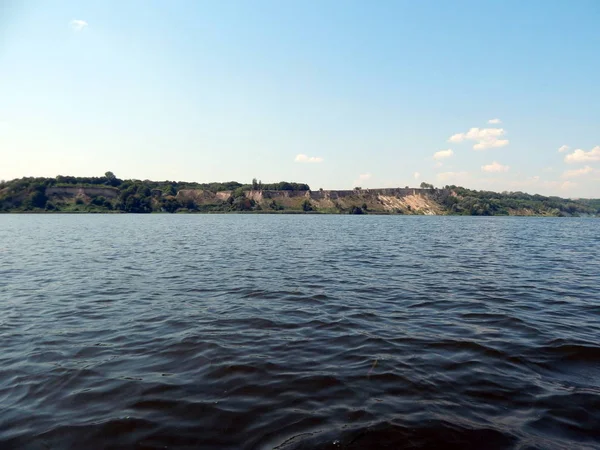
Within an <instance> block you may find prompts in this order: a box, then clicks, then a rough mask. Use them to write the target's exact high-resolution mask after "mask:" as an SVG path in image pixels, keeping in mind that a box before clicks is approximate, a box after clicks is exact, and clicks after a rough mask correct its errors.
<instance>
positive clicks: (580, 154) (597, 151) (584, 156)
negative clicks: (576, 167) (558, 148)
mask: <svg viewBox="0 0 600 450" xmlns="http://www.w3.org/2000/svg"><path fill="white" fill-rule="evenodd" d="M592 161H600V145H597V146H596V147H594V148H593V149H591V150H590V151H589V152H586V151H584V150H581V149H580V148H578V149H577V150H575V151H574V152H573V153H571V154H569V155H566V156H565V162H566V163H579V162H592Z"/></svg>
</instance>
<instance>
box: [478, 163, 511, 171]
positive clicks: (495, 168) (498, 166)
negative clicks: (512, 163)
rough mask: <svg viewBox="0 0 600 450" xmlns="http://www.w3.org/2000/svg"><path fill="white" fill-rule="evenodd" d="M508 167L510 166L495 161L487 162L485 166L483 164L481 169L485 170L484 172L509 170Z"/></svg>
mask: <svg viewBox="0 0 600 450" xmlns="http://www.w3.org/2000/svg"><path fill="white" fill-rule="evenodd" d="M508 169H510V167H509V166H503V165H502V164H500V163H499V162H497V161H494V162H493V163H491V164H487V165H485V166H481V170H483V171H484V172H508Z"/></svg>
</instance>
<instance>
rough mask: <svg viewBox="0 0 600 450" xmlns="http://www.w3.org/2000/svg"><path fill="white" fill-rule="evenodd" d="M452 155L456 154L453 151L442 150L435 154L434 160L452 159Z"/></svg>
mask: <svg viewBox="0 0 600 450" xmlns="http://www.w3.org/2000/svg"><path fill="white" fill-rule="evenodd" d="M452 155H454V152H453V151H452V149H448V150H440V151H439V152H435V153H434V154H433V159H436V160H437V159H445V158H450V157H451V156H452Z"/></svg>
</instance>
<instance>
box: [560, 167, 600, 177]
mask: <svg viewBox="0 0 600 450" xmlns="http://www.w3.org/2000/svg"><path fill="white" fill-rule="evenodd" d="M592 173H600V170H598V169H594V168H593V167H590V166H585V167H583V168H581V169H573V170H567V171H566V172H564V173H563V174H562V175H561V176H562V177H563V178H571V177H581V176H584V175H589V174H592Z"/></svg>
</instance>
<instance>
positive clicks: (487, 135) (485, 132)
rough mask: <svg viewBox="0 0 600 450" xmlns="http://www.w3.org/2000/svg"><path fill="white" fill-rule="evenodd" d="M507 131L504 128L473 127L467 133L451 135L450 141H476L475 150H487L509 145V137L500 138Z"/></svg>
mask: <svg viewBox="0 0 600 450" xmlns="http://www.w3.org/2000/svg"><path fill="white" fill-rule="evenodd" d="M505 134H506V131H504V129H502V128H471V129H470V130H469V131H467V132H466V133H458V134H454V135H452V136H450V138H449V139H448V142H464V141H467V140H469V141H476V142H477V144H475V145H474V146H473V149H474V150H485V149H486V148H498V147H505V146H507V145H508V140H507V139H500V137H501V136H503V135H505Z"/></svg>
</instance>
